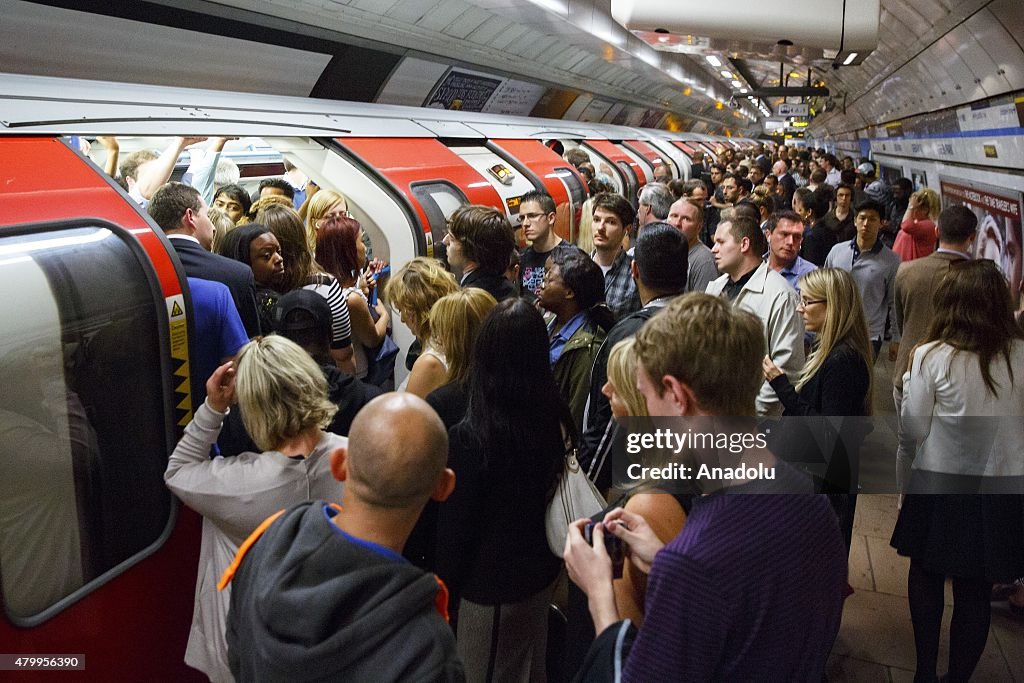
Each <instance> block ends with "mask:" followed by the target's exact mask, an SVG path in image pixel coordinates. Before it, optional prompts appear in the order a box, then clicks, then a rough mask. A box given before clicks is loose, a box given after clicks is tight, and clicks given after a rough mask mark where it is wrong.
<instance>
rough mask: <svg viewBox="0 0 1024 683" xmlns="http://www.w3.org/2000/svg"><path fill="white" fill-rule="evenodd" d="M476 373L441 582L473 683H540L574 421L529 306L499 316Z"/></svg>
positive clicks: (445, 521)
mask: <svg viewBox="0 0 1024 683" xmlns="http://www.w3.org/2000/svg"><path fill="white" fill-rule="evenodd" d="M472 362H473V367H472V371H471V373H470V383H469V407H468V409H467V412H466V417H465V419H464V420H463V421H462V422H460V423H459V424H457V425H455V427H453V428H452V429H451V430H450V431H449V442H450V446H449V453H450V455H449V466H450V467H451V468H452V469H453V470H454V471H455V476H456V477H457V478H458V481H459V485H458V486H457V487H456V488H457V490H456V492H455V493H453V495H452V496H451V497H450V498H449V499H448V500H447V501H446V502H445V503H444V504H442V505H441V510H440V514H439V519H438V534H437V538H438V549H437V550H438V552H437V573H438V574H439V575H440V576H441V578H442V579H444V581H445V582H446V583H447V584H448V586H449V587H450V588H451V589H452V592H453V594H454V595H456V596H459V597H461V606H460V607H459V612H458V616H459V618H458V630H457V636H458V644H459V654H460V656H461V657H462V661H463V663H464V664H465V667H466V678H467V680H470V681H479V680H491V681H524V680H530V681H543V680H545V674H544V671H545V645H546V641H547V610H548V603H549V602H550V598H551V593H552V590H553V588H554V582H555V579H556V577H557V576H558V572H559V569H560V568H561V560H560V559H559V558H558V557H555V556H554V555H553V554H552V553H551V551H550V550H549V549H548V544H547V538H546V535H545V531H544V519H545V514H544V513H545V509H546V507H547V503H548V501H549V500H550V499H551V495H552V493H553V491H554V488H555V486H556V484H557V482H558V479H559V477H560V476H561V472H562V468H563V464H564V455H565V448H566V447H565V442H566V438H572V436H573V426H572V416H571V415H570V413H569V409H568V407H567V406H566V405H565V402H564V401H562V399H561V396H560V394H559V392H558V387H557V385H556V384H555V378H554V375H552V373H551V364H550V363H549V362H548V336H547V331H546V329H545V327H544V320H543V319H542V318H541V315H540V313H538V312H537V310H536V309H535V308H534V307H533V306H531V305H530V304H528V303H527V302H525V301H523V300H522V299H508V300H506V301H503V302H501V303H499V304H498V305H497V306H496V307H495V308H494V310H493V311H492V312H491V314H490V315H489V316H488V317H487V319H486V320H485V321H484V323H483V326H482V328H481V329H480V333H479V336H478V337H477V341H476V350H475V351H474V354H473V361H472ZM499 633H500V636H501V637H500V639H498V634H499Z"/></svg>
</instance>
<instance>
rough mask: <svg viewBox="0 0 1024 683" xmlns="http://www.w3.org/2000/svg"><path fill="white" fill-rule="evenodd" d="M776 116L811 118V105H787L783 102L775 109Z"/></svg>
mask: <svg viewBox="0 0 1024 683" xmlns="http://www.w3.org/2000/svg"><path fill="white" fill-rule="evenodd" d="M775 114H776V116H810V115H811V105H809V104H787V103H785V102H783V103H782V104H780V105H778V106H777V107H776V108H775Z"/></svg>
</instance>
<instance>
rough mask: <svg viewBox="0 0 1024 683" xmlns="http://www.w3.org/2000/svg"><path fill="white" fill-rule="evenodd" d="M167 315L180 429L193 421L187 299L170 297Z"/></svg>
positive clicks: (176, 415)
mask: <svg viewBox="0 0 1024 683" xmlns="http://www.w3.org/2000/svg"><path fill="white" fill-rule="evenodd" d="M166 302H167V315H168V317H169V318H170V321H169V327H170V340H169V341H170V346H171V365H172V368H173V372H174V377H175V378H180V379H178V380H176V381H177V386H175V388H174V402H175V408H176V414H175V418H176V419H177V424H178V426H179V427H184V426H185V425H187V424H188V423H189V422H191V421H192V390H191V383H190V381H189V376H190V372H189V362H188V360H189V358H188V323H187V322H186V318H185V298H184V297H183V296H182V295H181V294H176V295H174V296H169V297H167V299H166Z"/></svg>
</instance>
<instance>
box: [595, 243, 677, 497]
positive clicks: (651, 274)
mask: <svg viewBox="0 0 1024 683" xmlns="http://www.w3.org/2000/svg"><path fill="white" fill-rule="evenodd" d="M688 254H689V245H688V243H687V240H686V237H684V236H683V234H682V233H681V232H679V231H678V230H676V229H675V228H674V227H672V226H671V225H669V224H668V223H652V224H650V225H648V226H647V227H646V228H644V231H643V232H641V233H640V236H639V237H638V238H637V240H636V249H635V251H634V253H633V263H632V265H631V266H630V267H631V269H632V277H633V280H634V281H635V282H636V286H637V291H638V292H639V294H640V301H641V303H642V304H643V308H641V309H640V310H639V311H636V312H635V313H632V314H630V315H627V316H626V317H624V318H623V319H622V320H620V321H619V322H617V323H616V324H615V326H614V327H612V329H611V330H609V332H608V336H607V337H605V340H604V343H603V344H601V348H600V350H598V352H597V358H596V359H595V360H594V366H593V368H591V371H590V398H589V400H588V401H587V409H586V412H585V417H584V432H583V440H582V444H581V446H582V447H581V449H580V465H581V466H582V467H583V468H584V470H586V471H587V473H588V476H590V478H591V479H592V480H593V481H594V483H595V484H597V486H598V488H599V489H601V490H605V489H607V488H608V487H609V486H610V485H611V483H612V481H611V469H612V468H611V465H612V463H611V455H610V453H609V452H608V450H609V447H610V443H611V433H612V431H613V430H614V426H615V423H614V421H613V420H612V408H611V405H610V404H609V403H608V398H607V397H606V396H605V395H604V394H603V393H601V388H602V387H604V384H605V382H607V381H608V355H609V354H610V353H611V350H612V347H613V346H615V345H616V344H617V343H619V342H620V341H622V340H623V339H628V338H629V337H632V336H633V335H635V334H636V331H637V330H639V329H640V327H641V326H642V325H643V324H644V323H645V322H647V321H648V320H649V319H650V318H651V316H653V315H654V314H655V313H657V312H658V311H659V310H661V309H662V308H663V307H664V306H665V305H666V304H667V303H668V301H669V299H671V298H672V297H674V296H676V295H678V294H682V293H683V292H685V291H686V277H687V263H688Z"/></svg>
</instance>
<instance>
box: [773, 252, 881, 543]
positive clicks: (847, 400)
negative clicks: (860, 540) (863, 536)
mask: <svg viewBox="0 0 1024 683" xmlns="http://www.w3.org/2000/svg"><path fill="white" fill-rule="evenodd" d="M798 291H799V292H800V303H799V304H798V305H797V309H796V310H797V311H798V312H799V313H800V315H801V316H802V317H803V319H804V326H805V327H806V329H807V331H808V332H814V333H816V339H815V342H814V347H813V348H812V350H811V355H810V356H809V357H808V358H807V363H806V364H805V365H804V369H803V370H802V371H801V372H800V378H799V379H798V380H797V383H796V386H795V387H794V386H793V385H792V384H791V383H790V381H789V378H788V377H786V375H785V373H783V372H782V371H781V370H780V369H779V368H778V367H776V365H775V364H774V363H772V361H771V359H770V358H769V357H768V356H765V357H764V361H763V363H762V369H763V370H764V376H765V379H766V380H768V382H769V383H770V384H771V386H772V389H774V390H775V393H776V394H777V395H778V397H779V401H780V402H781V403H782V407H783V416H784V417H815V416H822V415H828V416H847V417H864V416H868V415H871V413H872V409H871V366H872V356H873V354H872V349H871V340H870V338H869V337H868V325H867V320H866V319H865V317H864V304H863V303H861V298H860V292H859V290H858V289H857V285H856V283H854V281H853V277H851V276H850V274H849V273H848V272H846V271H845V270H840V269H838V268H821V269H818V270H813V271H811V272H810V273H807V274H806V275H804V276H803V277H802V278H800V287H799V290H798ZM801 426H803V425H801ZM866 426H867V425H865V424H864V421H862V420H844V421H843V422H842V424H841V428H840V431H839V434H838V438H837V439H836V441H835V448H834V450H833V452H832V453H831V454H825V457H826V458H827V460H828V466H827V469H826V471H825V472H824V474H823V475H822V476H821V480H820V482H819V483H820V490H821V492H823V493H828V494H831V495H830V497H829V499H830V501H831V502H832V506H833V508H835V510H836V514H837V515H838V516H839V526H840V529H841V530H842V532H843V539H844V540H845V541H846V548H847V551H849V548H850V543H851V541H852V538H853V536H852V534H853V516H854V512H855V510H856V505H857V498H856V493H852V492H853V491H856V490H857V489H856V487H857V480H858V477H857V474H858V469H859V462H860V445H861V442H862V441H863V438H864V436H865V435H866V434H867V430H866ZM783 427H784V428H786V427H788V429H786V432H783V438H786V437H789V438H790V439H791V441H787V442H786V443H789V444H791V445H794V446H796V447H797V448H796V450H799V446H803V447H806V446H807V444H809V443H814V440H813V439H808V438H804V437H806V434H805V433H804V432H803V431H802V430H797V427H798V425H797V424H796V423H795V422H794V421H789V423H788V425H786V424H783ZM787 450H792V449H787ZM789 455H790V457H793V453H792V452H791V453H790V454H789ZM820 458H821V454H820V453H816V452H811V453H808V454H807V455H806V457H796V458H793V459H794V460H796V461H797V462H799V461H803V462H816V461H819V459H820Z"/></svg>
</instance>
